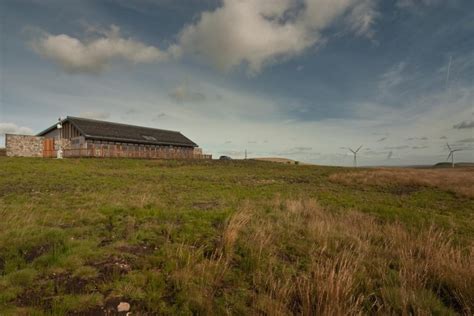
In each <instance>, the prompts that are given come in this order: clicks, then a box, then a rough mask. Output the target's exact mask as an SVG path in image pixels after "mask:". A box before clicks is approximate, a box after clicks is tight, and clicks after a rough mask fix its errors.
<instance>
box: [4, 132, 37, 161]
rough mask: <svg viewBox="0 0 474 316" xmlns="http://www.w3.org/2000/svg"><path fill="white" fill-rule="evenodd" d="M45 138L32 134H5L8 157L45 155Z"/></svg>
mask: <svg viewBox="0 0 474 316" xmlns="http://www.w3.org/2000/svg"><path fill="white" fill-rule="evenodd" d="M43 139H44V137H40V136H31V135H14V134H6V135H5V148H6V150H7V156H8V157H43Z"/></svg>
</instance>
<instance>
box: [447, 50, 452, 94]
mask: <svg viewBox="0 0 474 316" xmlns="http://www.w3.org/2000/svg"><path fill="white" fill-rule="evenodd" d="M452 62H453V56H449V63H448V71H447V72H446V89H449V75H450V74H451V63H452Z"/></svg>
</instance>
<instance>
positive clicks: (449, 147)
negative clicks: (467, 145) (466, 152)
mask: <svg viewBox="0 0 474 316" xmlns="http://www.w3.org/2000/svg"><path fill="white" fill-rule="evenodd" d="M446 146H448V149H449V151H451V146H449V144H448V143H446Z"/></svg>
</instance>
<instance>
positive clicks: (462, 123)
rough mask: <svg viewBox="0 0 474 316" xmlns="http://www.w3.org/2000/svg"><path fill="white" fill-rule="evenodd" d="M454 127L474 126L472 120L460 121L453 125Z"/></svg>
mask: <svg viewBox="0 0 474 316" xmlns="http://www.w3.org/2000/svg"><path fill="white" fill-rule="evenodd" d="M453 128H455V129H465V128H474V121H462V122H460V123H458V124H455V125H454V126H453Z"/></svg>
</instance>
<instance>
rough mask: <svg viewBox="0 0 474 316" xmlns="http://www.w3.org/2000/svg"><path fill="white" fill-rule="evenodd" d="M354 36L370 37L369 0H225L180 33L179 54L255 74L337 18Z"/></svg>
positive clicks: (318, 38) (310, 42)
mask: <svg viewBox="0 0 474 316" xmlns="http://www.w3.org/2000/svg"><path fill="white" fill-rule="evenodd" d="M343 16H346V18H345V19H344V21H345V23H346V24H347V25H348V27H349V29H350V30H351V31H353V32H354V33H355V34H356V35H367V36H371V35H372V33H371V32H372V30H371V25H372V24H373V21H374V19H375V17H376V11H375V8H374V1H373V0H306V1H305V2H304V6H298V1H296V0H276V1H267V0H240V1H235V0H224V1H223V4H222V6H221V7H219V8H217V9H216V10H214V11H208V12H203V13H202V14H201V15H200V17H199V19H198V21H197V22H196V23H194V24H191V25H188V26H186V27H185V28H184V29H183V30H182V31H181V33H180V35H179V40H178V46H177V47H178V50H179V52H180V53H186V54H191V55H197V56H200V57H201V58H203V59H204V60H206V61H208V62H210V63H211V64H213V65H214V66H215V67H217V68H218V69H221V70H223V71H229V70H231V69H233V68H235V67H237V66H239V65H242V64H243V65H245V66H246V67H247V70H248V72H249V73H250V74H256V73H258V72H260V71H261V69H262V68H263V67H264V66H265V65H267V64H270V63H273V62H276V61H278V60H282V59H286V58H291V57H294V56H296V55H298V54H301V53H302V52H304V51H305V50H306V49H308V48H310V47H312V46H314V45H315V44H318V43H323V36H322V34H321V33H322V31H323V30H324V29H326V28H327V27H329V26H330V25H331V24H333V23H335V22H336V20H337V19H338V18H340V17H343Z"/></svg>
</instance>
